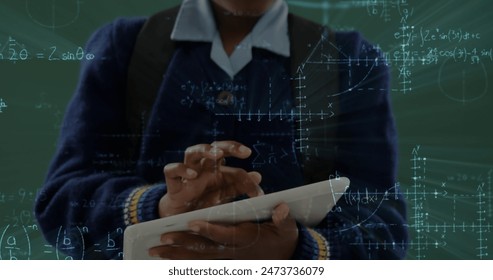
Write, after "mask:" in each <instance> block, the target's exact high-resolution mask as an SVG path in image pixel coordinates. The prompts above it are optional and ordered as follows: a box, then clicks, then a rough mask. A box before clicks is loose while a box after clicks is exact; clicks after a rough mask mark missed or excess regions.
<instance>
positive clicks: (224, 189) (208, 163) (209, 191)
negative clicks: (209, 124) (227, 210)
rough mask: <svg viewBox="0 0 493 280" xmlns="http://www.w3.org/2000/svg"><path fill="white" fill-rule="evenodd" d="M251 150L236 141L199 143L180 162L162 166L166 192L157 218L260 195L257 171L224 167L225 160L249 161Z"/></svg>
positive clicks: (188, 150) (261, 192) (190, 148)
mask: <svg viewBox="0 0 493 280" xmlns="http://www.w3.org/2000/svg"><path fill="white" fill-rule="evenodd" d="M251 153H252V151H251V150H250V149H249V148H247V147H246V146H244V145H242V144H241V143H238V142H235V141H218V142H214V143H212V144H210V145H209V144H199V145H195V146H192V147H189V148H187V149H186V151H185V158H184V162H183V163H171V164H168V165H166V166H165V167H164V176H165V179H166V185H167V193H166V195H164V196H163V197H162V198H161V200H160V202H159V215H160V217H168V216H172V215H177V214H180V213H185V212H189V211H193V210H197V209H202V208H206V207H210V206H214V205H218V204H223V203H227V202H230V201H232V200H233V199H234V198H235V197H237V196H239V195H243V194H246V195H248V196H249V197H254V196H259V195H262V194H263V191H262V189H261V188H260V186H259V184H260V181H261V179H262V177H261V175H260V174H259V173H258V172H246V171H245V170H243V169H241V168H233V167H228V166H225V165H224V162H225V159H226V157H236V158H240V159H245V158H248V157H249V156H250V155H251Z"/></svg>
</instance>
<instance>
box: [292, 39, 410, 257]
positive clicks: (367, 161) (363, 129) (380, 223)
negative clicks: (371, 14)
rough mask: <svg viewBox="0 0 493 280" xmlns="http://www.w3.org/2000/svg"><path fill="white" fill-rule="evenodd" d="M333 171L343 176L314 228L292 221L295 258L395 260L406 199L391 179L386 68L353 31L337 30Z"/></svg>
mask: <svg viewBox="0 0 493 280" xmlns="http://www.w3.org/2000/svg"><path fill="white" fill-rule="evenodd" d="M337 47H338V49H339V50H340V54H339V55H340V57H339V61H341V63H339V71H340V79H339V83H340V95H339V108H340V115H339V116H338V122H339V124H338V132H337V138H338V139H337V159H336V164H335V166H336V170H337V175H339V176H346V177H348V178H349V179H350V180H351V184H350V187H349V189H348V190H347V191H346V192H345V194H344V195H343V197H342V198H341V199H340V200H339V201H338V203H337V205H336V207H335V208H334V209H333V210H332V211H331V212H330V213H328V214H327V216H326V218H325V219H324V220H323V221H322V222H321V223H320V224H319V225H318V226H316V227H315V228H312V229H308V228H306V227H304V226H302V225H299V226H298V227H299V233H300V235H299V236H300V237H299V244H298V248H297V250H296V252H295V255H294V258H299V259H324V258H325V259H329V258H330V259H402V258H404V257H405V256H406V249H407V244H408V233H407V221H406V203H405V201H404V199H403V196H402V193H401V192H400V190H399V184H398V183H397V181H396V170H397V133H396V128H395V123H394V118H393V115H392V110H391V101H390V89H389V88H390V87H389V76H390V73H389V67H388V65H387V64H386V62H385V60H384V59H383V58H382V56H381V53H380V51H379V50H378V49H377V48H375V47H374V46H372V45H371V44H369V43H368V42H367V41H365V40H364V39H363V38H362V37H361V35H360V34H359V33H356V32H351V33H338V35H337Z"/></svg>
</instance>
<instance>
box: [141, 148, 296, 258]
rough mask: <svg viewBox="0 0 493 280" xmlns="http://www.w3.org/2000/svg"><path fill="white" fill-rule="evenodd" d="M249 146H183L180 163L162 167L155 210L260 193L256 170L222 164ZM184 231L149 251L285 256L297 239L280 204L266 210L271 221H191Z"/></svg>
mask: <svg viewBox="0 0 493 280" xmlns="http://www.w3.org/2000/svg"><path fill="white" fill-rule="evenodd" d="M251 153H252V151H251V150H250V149H249V148H248V147H246V146H244V145H242V144H241V143H238V142H235V141H218V142H214V143H212V144H199V145H195V146H192V147H189V148H188V149H187V150H186V151H185V157H184V161H183V163H172V164H168V165H166V166H165V167H164V176H165V180H166V184H167V193H166V195H164V196H163V197H162V198H161V200H160V202H159V215H160V216H161V217H168V216H172V215H177V214H180V213H185V212H189V211H193V210H197V209H202V208H206V207H211V206H214V205H219V204H224V203H228V202H231V201H233V200H234V199H235V198H236V197H238V196H240V195H247V196H249V197H255V196H259V195H263V191H262V189H261V188H260V186H259V184H260V182H261V180H262V177H261V175H260V174H259V173H258V172H247V171H245V170H243V169H241V168H234V167H229V166H226V165H225V161H226V158H228V157H235V158H239V159H246V158H248V157H249V156H250V155H251ZM188 226H189V231H187V232H170V233H165V234H163V235H161V245H160V246H157V247H154V248H151V249H150V250H149V254H150V255H151V256H154V257H159V258H161V259H183V260H185V259H195V260H198V259H289V258H291V256H292V254H293V252H294V250H295V248H296V244H297V240H298V230H297V226H296V221H295V220H294V219H293V218H291V217H290V216H289V208H288V206H287V205H286V204H284V203H282V204H280V205H278V206H277V207H276V208H275V209H273V211H272V219H271V221H267V222H263V223H257V222H245V223H239V224H218V223H210V222H207V221H192V222H190V223H189V225H188Z"/></svg>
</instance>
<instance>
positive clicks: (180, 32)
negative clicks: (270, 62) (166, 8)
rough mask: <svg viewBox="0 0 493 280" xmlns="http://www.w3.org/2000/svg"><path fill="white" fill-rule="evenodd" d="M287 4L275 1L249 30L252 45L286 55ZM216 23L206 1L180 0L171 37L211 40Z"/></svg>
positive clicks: (214, 33)
mask: <svg viewBox="0 0 493 280" xmlns="http://www.w3.org/2000/svg"><path fill="white" fill-rule="evenodd" d="M287 16H288V6H287V4H286V3H285V1H283V0H276V1H275V2H274V4H273V5H272V7H271V8H270V9H269V10H268V11H267V12H266V13H265V14H264V15H263V16H262V18H260V20H259V21H258V22H257V24H256V25H255V27H254V28H253V30H252V32H251V33H250V35H251V38H250V41H251V46H252V47H256V48H262V49H265V50H268V51H271V52H273V53H276V54H279V55H282V56H285V57H289V55H290V44H289V36H288V21H287ZM216 33H217V30H216V24H215V22H214V16H213V12H212V8H211V5H210V2H209V0H183V2H182V5H181V8H180V11H179V13H178V16H177V19H176V22H175V26H174V28H173V32H172V33H171V39H172V40H175V41H194V42H211V43H212V42H214V39H215V36H216Z"/></svg>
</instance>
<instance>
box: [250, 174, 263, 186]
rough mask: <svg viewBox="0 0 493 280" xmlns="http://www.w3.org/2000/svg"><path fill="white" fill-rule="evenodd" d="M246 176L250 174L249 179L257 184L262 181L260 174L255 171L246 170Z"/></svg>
mask: <svg viewBox="0 0 493 280" xmlns="http://www.w3.org/2000/svg"><path fill="white" fill-rule="evenodd" d="M248 176H250V179H252V181H253V182H254V183H255V184H257V185H259V184H260V182H262V175H261V174H260V173H258V172H256V171H252V172H248Z"/></svg>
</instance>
